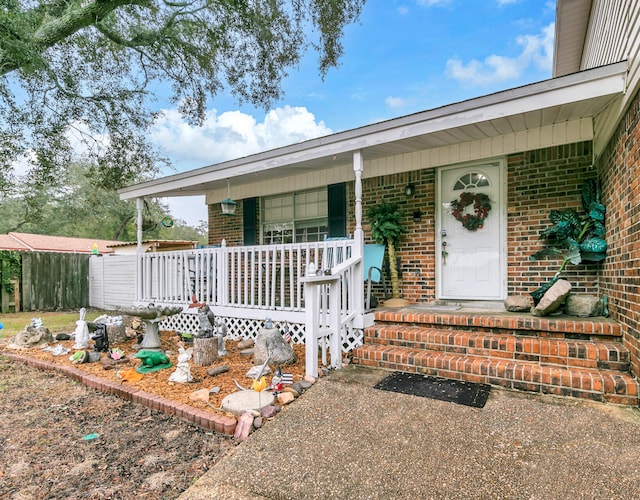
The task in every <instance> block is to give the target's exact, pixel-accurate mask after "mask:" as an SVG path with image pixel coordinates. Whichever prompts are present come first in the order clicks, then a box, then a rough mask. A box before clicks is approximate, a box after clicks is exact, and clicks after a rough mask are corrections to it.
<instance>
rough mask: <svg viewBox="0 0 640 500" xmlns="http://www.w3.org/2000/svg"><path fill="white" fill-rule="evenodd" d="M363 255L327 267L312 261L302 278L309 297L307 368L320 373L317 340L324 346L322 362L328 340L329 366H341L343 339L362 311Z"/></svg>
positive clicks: (307, 313) (309, 372)
mask: <svg viewBox="0 0 640 500" xmlns="http://www.w3.org/2000/svg"><path fill="white" fill-rule="evenodd" d="M362 274H363V273H362V257H361V256H356V257H351V258H349V259H347V260H346V261H344V262H342V263H341V264H338V265H337V266H335V267H333V268H332V269H331V270H330V271H329V272H327V270H322V269H320V270H317V269H316V267H315V266H314V265H313V264H310V265H309V267H308V271H307V275H306V276H305V277H304V278H302V279H301V281H302V283H304V293H305V297H306V331H305V353H306V356H305V357H306V361H305V365H306V366H305V371H306V374H307V375H311V376H313V377H317V376H318V343H319V342H320V344H321V346H322V364H323V365H325V366H326V365H327V343H328V344H329V353H330V356H331V363H330V365H329V366H330V367H331V368H335V369H339V368H341V367H342V350H343V342H344V339H345V338H346V336H347V334H348V332H349V331H350V329H351V328H353V327H354V324H355V323H354V319H355V318H356V316H357V313H358V312H360V311H361V310H362V299H363V295H362V286H359V284H361V283H362V281H363V280H362Z"/></svg>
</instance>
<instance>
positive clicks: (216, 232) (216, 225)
mask: <svg viewBox="0 0 640 500" xmlns="http://www.w3.org/2000/svg"><path fill="white" fill-rule="evenodd" d="M223 239H224V240H226V241H227V245H228V246H241V245H242V244H243V241H242V240H243V232H242V201H238V205H237V207H236V214H235V215H222V208H220V203H214V204H212V205H209V237H208V241H209V245H220V244H221V243H222V240H223Z"/></svg>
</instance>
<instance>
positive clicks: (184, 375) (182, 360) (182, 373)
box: [169, 347, 193, 383]
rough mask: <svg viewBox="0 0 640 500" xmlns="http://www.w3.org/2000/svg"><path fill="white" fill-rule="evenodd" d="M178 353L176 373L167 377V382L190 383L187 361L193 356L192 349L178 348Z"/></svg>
mask: <svg viewBox="0 0 640 500" xmlns="http://www.w3.org/2000/svg"><path fill="white" fill-rule="evenodd" d="M178 351H179V353H178V366H176V371H175V372H173V373H172V374H171V375H170V376H169V382H179V383H186V382H192V381H193V376H192V375H191V366H190V365H189V360H190V359H191V355H192V354H193V348H192V347H190V348H189V349H185V348H184V347H179V348H178Z"/></svg>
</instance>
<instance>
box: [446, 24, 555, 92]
mask: <svg viewBox="0 0 640 500" xmlns="http://www.w3.org/2000/svg"><path fill="white" fill-rule="evenodd" d="M554 29H555V23H551V24H549V25H548V26H546V27H545V28H543V30H542V31H541V32H540V33H539V34H537V35H521V36H519V37H518V38H517V39H516V42H517V43H518V45H520V46H521V47H522V51H521V52H520V54H518V55H517V56H516V57H505V56H500V55H495V54H493V55H490V56H489V57H487V58H486V59H485V60H484V61H478V60H476V59H472V60H471V61H469V62H468V63H466V64H464V63H463V62H462V61H460V60H459V59H456V58H453V59H449V60H448V61H447V65H446V73H447V76H449V77H450V78H453V79H455V80H459V81H461V82H463V83H468V84H472V85H486V84H491V83H496V82H503V81H507V80H514V79H516V78H518V77H519V76H520V75H521V74H522V73H523V72H524V70H525V69H526V68H527V67H529V66H531V65H532V64H533V65H535V66H537V67H538V69H540V70H543V71H549V72H550V71H551V67H552V63H553V38H554Z"/></svg>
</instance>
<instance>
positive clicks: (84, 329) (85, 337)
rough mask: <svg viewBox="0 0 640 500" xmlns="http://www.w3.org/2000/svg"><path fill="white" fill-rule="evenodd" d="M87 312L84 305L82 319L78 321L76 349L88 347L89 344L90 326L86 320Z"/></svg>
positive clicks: (81, 311)
mask: <svg viewBox="0 0 640 500" xmlns="http://www.w3.org/2000/svg"><path fill="white" fill-rule="evenodd" d="M86 314H87V310H86V309H85V308H84V307H83V308H81V309H80V319H79V320H78V321H76V331H75V333H74V334H75V339H76V343H75V344H74V345H73V348H74V349H86V348H87V347H88V346H89V327H88V325H87V322H86V321H85V320H84V318H85V316H86Z"/></svg>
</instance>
